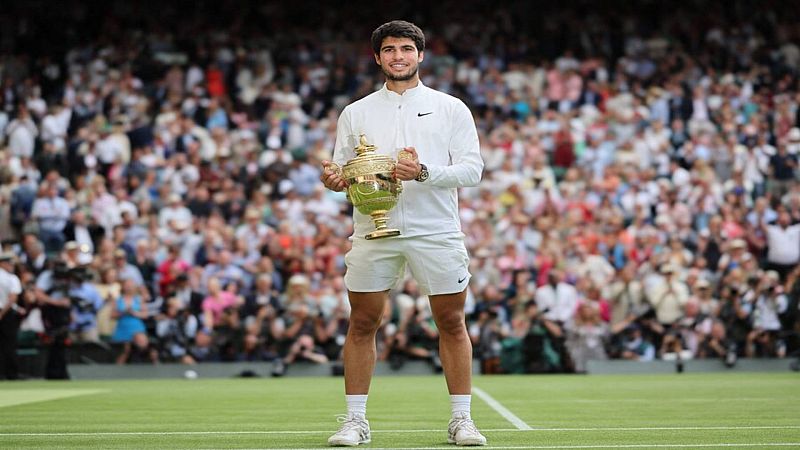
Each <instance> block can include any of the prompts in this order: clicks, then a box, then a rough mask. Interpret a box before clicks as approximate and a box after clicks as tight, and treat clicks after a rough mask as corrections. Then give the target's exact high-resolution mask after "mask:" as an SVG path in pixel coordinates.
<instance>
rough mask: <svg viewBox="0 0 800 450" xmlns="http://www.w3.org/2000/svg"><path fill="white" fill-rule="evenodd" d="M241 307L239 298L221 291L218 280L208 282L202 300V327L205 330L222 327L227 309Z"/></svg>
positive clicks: (213, 278) (212, 279) (213, 279)
mask: <svg viewBox="0 0 800 450" xmlns="http://www.w3.org/2000/svg"><path fill="white" fill-rule="evenodd" d="M239 306H241V297H237V296H236V295H234V294H233V293H232V292H230V291H226V290H223V289H222V285H221V284H220V282H219V278H217V277H211V278H209V280H208V296H207V297H206V298H205V299H204V300H203V326H204V328H205V329H206V330H209V331H210V330H213V329H214V327H216V326H218V325H222V322H223V320H222V319H223V317H224V314H223V313H224V312H225V310H227V309H229V308H238V307H239Z"/></svg>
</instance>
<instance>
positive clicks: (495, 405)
mask: <svg viewBox="0 0 800 450" xmlns="http://www.w3.org/2000/svg"><path fill="white" fill-rule="evenodd" d="M472 392H474V393H475V394H477V395H478V397H480V398H481V400H483V401H485V402H486V404H488V405H489V406H491V407H492V409H494V410H495V411H497V412H498V413H499V414H500V415H501V416H503V417H505V419H506V420H507V421H509V422H511V424H512V425H514V426H515V427H517V429H519V430H532V429H533V428H531V427H530V425H528V424H527V423H525V422H523V421H522V419H520V418H519V417H517V416H515V415H514V413H512V412H511V411H509V410H508V408H506V407H505V406H503V405H501V404H500V402H498V401H497V400H495V399H494V398H492V396H491V395H489V394H487V393H486V392H485V391H484V390H483V389H481V388H479V387H475V386H473V387H472Z"/></svg>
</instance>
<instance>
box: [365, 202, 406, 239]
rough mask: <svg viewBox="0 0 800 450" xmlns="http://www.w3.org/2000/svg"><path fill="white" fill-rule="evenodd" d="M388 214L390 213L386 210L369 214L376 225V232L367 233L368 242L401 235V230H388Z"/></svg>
mask: <svg viewBox="0 0 800 450" xmlns="http://www.w3.org/2000/svg"><path fill="white" fill-rule="evenodd" d="M387 212H388V211H387V210H385V209H379V210H377V211H372V212H371V213H369V215H370V216H372V222H373V223H374V224H375V231H373V232H371V233H367V235H366V236H365V237H366V239H367V240H368V241H369V240H372V239H382V238H387V237H393V236H399V235H400V230H397V229H393V228H388V227H387V226H386V223H387V222H388V221H389V217H388V216H387Z"/></svg>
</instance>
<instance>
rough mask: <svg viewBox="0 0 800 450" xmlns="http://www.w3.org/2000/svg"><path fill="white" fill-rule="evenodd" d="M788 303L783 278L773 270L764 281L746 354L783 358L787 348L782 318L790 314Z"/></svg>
mask: <svg viewBox="0 0 800 450" xmlns="http://www.w3.org/2000/svg"><path fill="white" fill-rule="evenodd" d="M787 304H788V300H787V298H786V295H784V293H783V286H782V285H781V284H780V275H779V274H778V272H776V271H774V270H769V271H767V273H765V274H764V276H763V277H761V281H760V283H759V285H758V288H757V289H756V301H755V304H754V305H753V331H751V332H750V333H749V334H748V335H747V348H746V354H747V356H748V357H750V358H752V357H755V356H767V357H778V358H783V357H784V356H786V347H785V345H784V343H783V341H782V340H781V339H780V335H779V332H780V330H781V321H780V318H779V316H780V314H782V313H783V312H784V311H786V307H787Z"/></svg>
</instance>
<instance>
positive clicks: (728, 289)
mask: <svg viewBox="0 0 800 450" xmlns="http://www.w3.org/2000/svg"><path fill="white" fill-rule="evenodd" d="M757 283H758V279H757V278H755V279H749V280H748V286H747V287H745V288H744V289H741V288H740V287H739V286H735V285H734V286H725V285H723V287H722V289H721V290H720V302H721V303H720V307H719V312H718V314H717V317H719V320H720V321H722V323H723V324H724V325H725V330H726V334H727V337H728V341H729V343H730V345H731V349H732V350H733V351H732V353H733V354H734V355H736V356H744V352H745V347H746V343H747V336H748V335H749V333H750V330H751V328H752V326H751V324H750V313H751V312H752V310H753V305H752V303H751V299H753V300H754V299H755V295H756V293H755V288H754V285H755V284H757Z"/></svg>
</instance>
